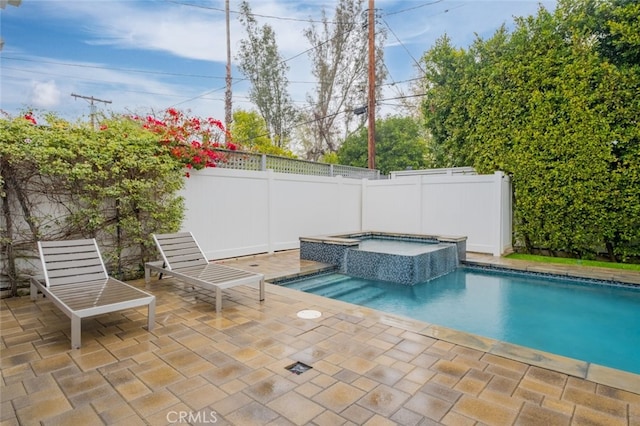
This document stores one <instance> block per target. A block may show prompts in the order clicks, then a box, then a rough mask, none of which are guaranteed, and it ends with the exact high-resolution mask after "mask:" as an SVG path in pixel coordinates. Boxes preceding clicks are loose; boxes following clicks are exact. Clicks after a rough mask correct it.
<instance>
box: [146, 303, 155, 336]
mask: <svg viewBox="0 0 640 426" xmlns="http://www.w3.org/2000/svg"><path fill="white" fill-rule="evenodd" d="M155 323H156V298H155V297H154V298H153V300H151V302H149V311H148V312H147V330H148V331H152V330H153V327H154V325H155Z"/></svg>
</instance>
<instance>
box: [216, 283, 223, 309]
mask: <svg viewBox="0 0 640 426" xmlns="http://www.w3.org/2000/svg"><path fill="white" fill-rule="evenodd" d="M221 310H222V289H221V288H220V287H216V312H220V311H221Z"/></svg>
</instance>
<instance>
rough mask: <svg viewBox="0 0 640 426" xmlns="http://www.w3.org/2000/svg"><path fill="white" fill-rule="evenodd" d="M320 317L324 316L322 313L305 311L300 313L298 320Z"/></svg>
mask: <svg viewBox="0 0 640 426" xmlns="http://www.w3.org/2000/svg"><path fill="white" fill-rule="evenodd" d="M320 316H322V314H321V313H320V311H315V310H313V309H305V310H304V311H300V312H298V318H304V319H314V318H320Z"/></svg>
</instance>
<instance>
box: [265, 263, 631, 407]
mask: <svg viewBox="0 0 640 426" xmlns="http://www.w3.org/2000/svg"><path fill="white" fill-rule="evenodd" d="M467 265H469V266H490V267H492V268H493V269H499V270H506V271H508V270H512V271H517V272H525V271H526V272H535V273H543V274H548V275H555V276H558V277H562V278H568V277H575V278H578V279H581V278H582V279H591V280H598V281H604V283H603V284H606V281H613V282H621V281H616V280H601V279H600V278H593V277H590V276H587V275H586V274H585V275H580V276H578V275H570V274H568V273H565V274H562V273H554V272H550V271H549V270H545V268H535V269H536V270H529V269H526V268H518V267H513V268H510V267H508V266H506V265H495V264H487V263H485V262H481V261H465V262H463V264H462V266H463V267H464V266H467ZM332 271H336V269H335V267H332V266H328V267H325V268H321V269H319V270H316V271H312V272H300V273H295V274H289V275H283V276H280V277H276V278H270V279H269V280H268V284H269V286H270V291H276V290H275V289H278V290H277V291H283V294H284V295H288V296H290V295H291V293H289V292H296V294H300V293H303V294H305V295H306V296H308V297H310V298H311V299H314V298H320V299H318V300H319V301H320V300H322V303H325V304H326V303H331V304H335V305H337V306H339V307H340V309H341V310H343V311H344V312H347V313H349V314H350V315H354V316H356V317H365V316H366V317H368V318H373V319H376V320H377V321H379V322H380V323H382V324H385V325H392V326H394V327H399V328H402V329H404V330H407V331H412V332H415V333H418V334H421V335H423V336H426V337H431V338H435V339H439V340H443V341H445V342H448V343H452V344H456V345H460V346H464V347H467V348H470V349H475V350H479V351H482V352H485V353H489V354H492V355H496V356H501V357H503V358H507V359H511V360H514V361H519V362H523V363H526V364H529V365H533V366H537V367H541V368H545V369H548V370H551V371H555V372H558V373H563V374H567V375H570V376H574V377H578V378H581V379H585V380H589V381H592V382H594V383H598V384H602V385H606V386H611V387H614V388H618V389H621V390H625V391H628V392H633V393H636V394H639V395H640V374H635V373H631V372H628V371H624V370H619V369H615V368H611V367H606V366H603V365H599V364H595V363H591V362H588V361H582V360H578V359H574V358H569V357H566V356H562V355H558V354H554V353H550V352H545V351H541V350H538V349H533V348H529V347H526V346H521V345H516V344H513V343H509V342H505V341H501V340H497V339H492V338H489V337H484V336H479V335H476V334H473V333H468V332H464V331H460V330H455V329H452V328H448V327H444V326H441V325H437V324H431V323H427V322H423V321H418V320H415V319H412V318H408V317H405V316H402V315H398V314H391V313H387V312H383V311H378V310H376V309H372V308H368V307H365V306H360V305H355V304H352V303H349V302H343V301H340V300H335V299H331V298H328V297H324V296H318V295H315V294H312V293H306V292H303V291H300V290H294V289H290V288H287V287H284V286H282V285H279V284H276V283H274V282H278V281H287V280H292V279H296V278H302V277H307V276H310V275H317V274H323V273H328V272H332ZM336 272H337V271H336ZM623 284H624V285H623V286H624V287H630V286H631V287H640V286H638V285H637V284H636V283H635V282H630V283H626V282H624V283H623ZM306 296H305V297H306ZM328 301H330V302H328ZM319 305H321V303H319Z"/></svg>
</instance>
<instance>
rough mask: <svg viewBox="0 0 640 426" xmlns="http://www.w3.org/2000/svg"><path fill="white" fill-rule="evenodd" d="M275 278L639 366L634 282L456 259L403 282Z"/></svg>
mask: <svg viewBox="0 0 640 426" xmlns="http://www.w3.org/2000/svg"><path fill="white" fill-rule="evenodd" d="M280 285H283V286H286V287H289V288H293V289H298V290H302V291H306V292H309V293H314V294H318V295H320V296H325V297H330V298H333V299H338V300H342V301H345V302H350V303H354V304H357V305H361V306H367V307H370V308H373V309H377V310H380V311H383V312H389V313H393V314H398V315H403V316H406V317H410V318H414V319H417V320H420V321H424V322H428V323H433V324H439V325H442V326H445V327H449V328H453V329H456V330H461V331H465V332H468V333H473V334H477V335H480V336H485V337H490V338H493V339H498V340H502V341H505V342H509V343H514V344H518V345H522V346H527V347H530V348H534V349H538V350H542V351H546V352H551V353H555V354H559V355H564V356H567V357H570V358H575V359H578V360H582V361H587V362H591V363H595V364H600V365H604V366H607V367H612V368H617V369H620V370H625V371H629V372H632V373H636V374H640V351H639V350H638V348H640V289H638V288H630V287H624V286H611V285H602V284H597V283H590V282H587V281H577V280H568V279H559V278H555V277H549V276H538V275H531V274H525V273H512V272H505V271H487V270H483V269H480V268H469V267H461V268H458V269H457V270H455V271H454V272H451V273H449V274H447V275H445V276H442V277H439V278H436V279H433V280H431V281H429V282H425V283H420V284H416V285H413V286H406V285H400V284H394V283H389V282H382V281H372V280H365V279H359V278H353V277H349V276H347V275H342V274H336V273H330V274H324V275H317V276H313V277H309V278H302V279H298V280H294V281H288V282H284V283H280Z"/></svg>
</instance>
